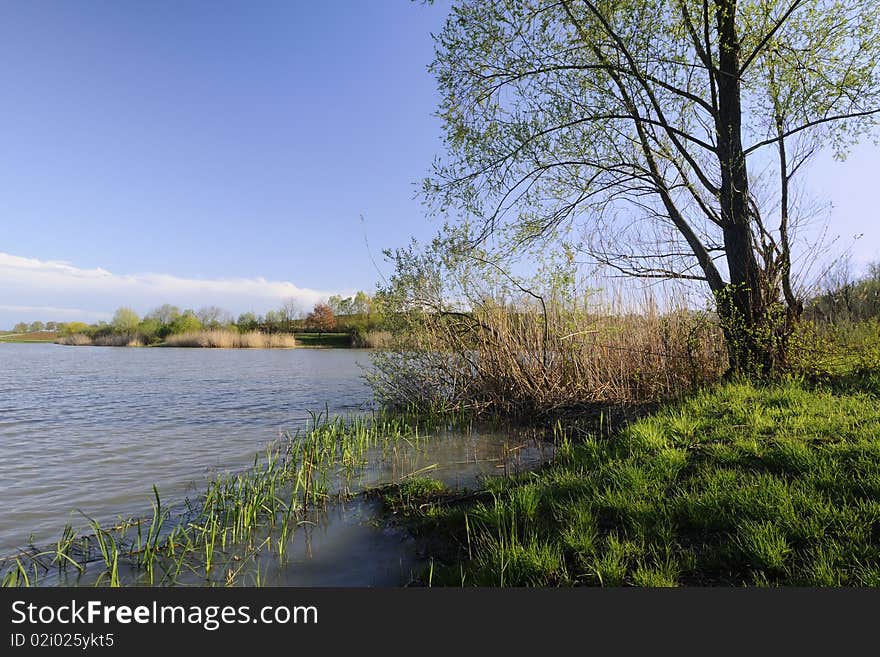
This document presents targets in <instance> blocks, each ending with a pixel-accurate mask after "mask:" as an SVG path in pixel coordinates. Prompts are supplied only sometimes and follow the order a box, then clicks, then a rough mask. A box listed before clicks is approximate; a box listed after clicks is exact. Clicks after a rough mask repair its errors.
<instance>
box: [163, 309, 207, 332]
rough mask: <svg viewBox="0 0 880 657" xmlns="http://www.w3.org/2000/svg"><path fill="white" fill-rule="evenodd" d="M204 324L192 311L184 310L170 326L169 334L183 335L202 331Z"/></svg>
mask: <svg viewBox="0 0 880 657" xmlns="http://www.w3.org/2000/svg"><path fill="white" fill-rule="evenodd" d="M202 328H203V327H202V323H201V322H200V321H199V318H198V317H196V314H195V312H194V311H192V310H184V311H183V313H181V314H180V316H178V317H175V318H174V319H173V320H172V321H171V323H170V324H169V325H168V333H169V334H170V335H179V334H181V333H190V332H192V331H200V330H201V329H202Z"/></svg>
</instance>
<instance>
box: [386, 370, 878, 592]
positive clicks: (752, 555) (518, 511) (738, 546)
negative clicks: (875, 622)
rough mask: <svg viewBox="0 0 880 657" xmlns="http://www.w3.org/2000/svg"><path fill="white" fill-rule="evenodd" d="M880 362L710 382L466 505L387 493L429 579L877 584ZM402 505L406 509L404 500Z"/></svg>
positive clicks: (570, 441) (578, 437)
mask: <svg viewBox="0 0 880 657" xmlns="http://www.w3.org/2000/svg"><path fill="white" fill-rule="evenodd" d="M878 402H880V371H878V370H874V371H873V372H869V371H862V372H860V373H850V374H849V375H841V376H837V377H833V378H830V379H828V380H827V381H826V382H825V383H821V384H807V383H804V382H797V381H790V382H786V383H776V384H772V385H766V386H758V385H754V384H751V383H747V382H740V383H726V384H719V385H717V386H713V387H710V388H708V389H706V390H703V391H701V392H699V393H696V394H693V395H692V396H690V397H688V398H687V399H684V400H682V401H680V402H677V403H672V404H670V405H668V406H665V407H663V408H662V409H660V410H659V411H657V412H655V413H653V414H651V415H648V416H646V417H643V418H642V419H639V420H637V421H635V422H633V423H631V424H629V425H628V426H626V427H624V428H622V429H620V430H619V431H617V432H615V433H614V434H613V435H611V436H609V437H601V436H598V435H596V434H595V432H588V433H581V432H578V431H576V430H573V431H568V432H562V431H557V439H558V441H559V449H558V452H557V457H556V459H555V461H554V464H553V465H552V466H550V467H547V468H546V469H544V470H543V471H541V472H540V473H537V474H531V475H528V476H524V477H520V478H519V479H516V480H511V479H497V480H493V481H489V482H487V483H486V486H485V490H484V491H482V492H481V493H479V494H477V495H476V496H473V497H470V498H468V499H467V500H466V501H465V502H457V501H455V499H453V500H449V499H448V498H447V497H446V496H444V495H443V494H442V493H440V492H438V490H437V487H436V486H431V485H422V486H421V489H419V488H418V487H415V490H414V491H413V490H410V491H408V493H407V495H406V496H401V495H400V494H397V495H396V496H395V495H392V496H390V497H389V498H388V501H389V503H390V504H392V506H394V509H395V511H396V512H397V513H398V514H402V515H404V516H405V517H406V518H407V521H408V522H409V523H410V524H411V526H412V528H413V531H415V532H416V533H417V534H418V535H419V536H421V537H422V538H423V539H424V540H425V541H426V542H427V545H428V551H429V553H430V554H432V555H433V559H434V565H433V567H432V569H431V572H430V575H428V574H426V576H425V577H426V581H427V580H428V579H430V580H431V583H432V584H434V585H437V584H449V585H462V584H464V585H486V586H523V585H526V586H556V585H605V586H616V585H636V586H679V585H732V586H741V585H805V586H837V585H857V586H880V403H878ZM401 500H404V501H405V502H406V503H401Z"/></svg>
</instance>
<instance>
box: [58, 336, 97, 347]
mask: <svg viewBox="0 0 880 657" xmlns="http://www.w3.org/2000/svg"><path fill="white" fill-rule="evenodd" d="M55 343H56V344H64V345H71V346H75V347H88V346H91V345H92V344H94V343H93V342H92V339H91V338H90V337H89V336H87V335H85V334H84V333H74V334H73V335H62V336H61V337H59V338H58V339H57V340H55Z"/></svg>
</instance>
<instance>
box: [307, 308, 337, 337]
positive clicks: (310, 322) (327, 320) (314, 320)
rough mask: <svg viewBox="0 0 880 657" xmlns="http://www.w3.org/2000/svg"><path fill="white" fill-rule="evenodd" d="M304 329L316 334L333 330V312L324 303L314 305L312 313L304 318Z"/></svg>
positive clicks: (334, 327) (334, 320)
mask: <svg viewBox="0 0 880 657" xmlns="http://www.w3.org/2000/svg"><path fill="white" fill-rule="evenodd" d="M305 327H306V328H308V329H311V330H313V331H317V332H318V333H325V332H328V331H333V330H335V329H336V317H335V316H334V314H333V310H332V309H331V308H330V306H328V305H327V304H326V303H318V304H315V307H314V309H313V310H312V312H310V313H309V314H308V315H307V316H306V319H305Z"/></svg>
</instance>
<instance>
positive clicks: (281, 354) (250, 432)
mask: <svg viewBox="0 0 880 657" xmlns="http://www.w3.org/2000/svg"><path fill="white" fill-rule="evenodd" d="M369 355H370V352H369V351H368V350H358V349H284V350H252V349H228V350H227V349H172V348H146V349H127V348H113V347H65V346H60V345H54V344H2V343H0V490H2V499H3V504H2V505H0V556H6V555H9V554H14V553H15V552H17V551H18V550H19V549H21V548H23V547H24V546H26V545H27V544H28V542H29V541H33V543H34V544H36V545H41V544H45V543H47V542H51V541H54V540H56V539H57V538H58V536H59V534H60V532H61V530H62V529H63V527H64V525H65V524H66V523H71V524H72V525H73V526H74V527H75V528H78V529H80V530H82V529H84V528H85V527H86V526H87V522H88V521H87V520H86V519H85V517H84V515H88V516H89V517H92V518H95V519H97V520H98V521H100V522H101V523H102V524H105V523H111V524H112V522H113V521H114V520H115V519H117V518H119V517H129V516H138V515H143V514H144V513H146V512H149V509H150V501H151V498H152V492H151V489H152V486H153V485H154V484H155V485H156V486H157V487H158V489H159V492H160V494H161V496H162V498H163V501H170V502H171V503H174V502H180V501H182V500H184V499H186V498H187V497H195V496H198V494H199V492H200V491H201V490H203V489H204V488H205V487H206V485H207V482H208V480H210V479H213V478H214V477H215V476H216V474H217V473H218V472H221V471H236V470H242V469H245V468H247V467H249V466H250V465H252V464H253V461H254V458H255V456H256V455H257V454H258V453H260V452H262V451H263V449H264V448H265V446H266V445H267V444H268V443H270V442H272V441H273V440H276V439H278V438H279V437H280V436H281V435H283V433H284V432H286V431H293V430H295V429H297V428H298V427H303V426H304V425H305V423H306V422H307V421H308V420H309V418H310V411H311V412H323V411H325V409H326V410H328V411H329V412H330V414H331V415H332V414H356V413H362V412H365V411H368V410H369V409H370V408H371V407H372V399H373V398H372V393H371V391H370V389H369V387H368V386H367V384H366V382H365V381H364V379H363V376H362V375H363V374H364V372H365V368H368V367H369V365H370V358H369ZM509 440H510V437H509V436H505V435H497V434H492V433H474V434H468V435H460V434H458V435H456V434H449V433H445V434H444V435H443V436H441V437H439V438H438V439H437V440H436V441H434V443H433V444H430V443H429V442H428V443H426V444H425V445H422V446H420V447H419V449H416V450H409V451H408V450H402V451H401V452H400V453H399V454H397V455H396V456H395V459H394V460H392V461H387V460H383V461H382V462H381V464H380V465H379V466H376V467H373V468H372V469H371V470H370V471H369V472H367V473H366V480H365V481H366V483H383V482H387V481H391V480H394V479H395V478H396V477H400V476H406V474H407V473H408V472H413V471H415V470H418V469H420V468H424V467H426V466H430V467H432V468H433V470H432V471H433V474H432V475H431V476H437V477H438V478H441V479H444V480H445V481H447V482H448V483H451V484H452V485H470V484H472V483H473V482H474V481H475V479H476V478H477V477H478V476H481V475H483V474H488V473H493V472H497V471H498V468H502V467H503V468H507V465H508V464H507V463H506V461H505V462H503V463H502V461H503V460H504V459H505V458H507V457H506V454H507V447H508V443H509ZM525 447H526V449H518V450H517V451H516V454H517V456H516V458H517V464H519V465H521V464H522V463H525V467H531V466H532V465H534V464H535V463H537V462H540V461H541V460H544V459H545V457H546V455H545V454H544V451H543V449H542V448H540V447H538V446H536V445H533V444H530V445H526V446H525ZM348 508H349V509H350V511H349V512H344V513H343V512H341V511H340V510H339V509H336V510H333V511H332V512H331V513H328V514H326V516H325V517H324V519H323V520H322V522H320V523H319V525H320V530H319V531H312V532H310V533H309V535H307V536H306V537H305V538H306V539H307V540H306V542H305V543H303V545H301V546H299V547H300V550H299V553H298V554H300V555H301V556H300V558H299V562H298V563H297V567H296V569H295V570H294V571H285V572H283V573H278V575H277V577H276V578H275V583H283V584H290V585H299V584H308V585H330V584H332V585H370V584H396V583H400V580H401V579H405V577H406V572H404V570H405V569H406V568H412V567H413V564H412V562H411V559H410V558H409V555H407V553H406V551H407V549H409V548H408V547H407V546H406V545H405V541H404V537H402V536H400V535H399V534H395V533H394V532H391V531H389V529H388V528H387V527H386V528H383V527H378V526H377V523H376V522H374V521H375V517H376V514H377V513H378V511H377V509H375V508H373V506H371V505H369V504H365V503H364V502H361V501H355V502H353V503H351V504H350V505H348ZM293 553H294V554H297V552H296V550H294V551H293ZM367 556H369V559H366V557H367ZM370 559H372V562H370Z"/></svg>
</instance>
